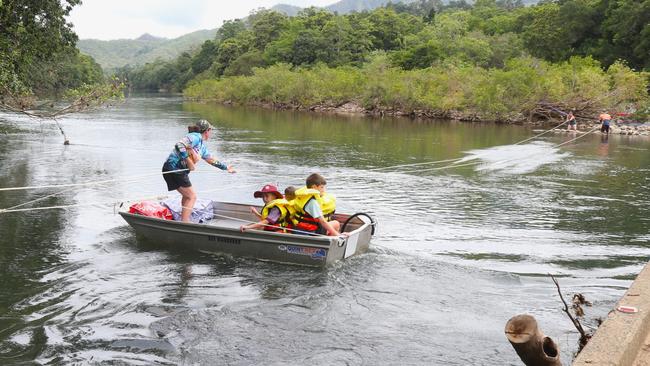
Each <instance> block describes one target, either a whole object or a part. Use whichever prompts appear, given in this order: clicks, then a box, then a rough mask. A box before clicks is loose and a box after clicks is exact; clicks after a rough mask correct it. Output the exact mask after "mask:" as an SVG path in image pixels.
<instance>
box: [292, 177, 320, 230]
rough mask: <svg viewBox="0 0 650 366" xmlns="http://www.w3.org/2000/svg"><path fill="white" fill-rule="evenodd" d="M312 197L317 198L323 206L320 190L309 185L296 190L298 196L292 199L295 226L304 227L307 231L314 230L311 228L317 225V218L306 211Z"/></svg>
mask: <svg viewBox="0 0 650 366" xmlns="http://www.w3.org/2000/svg"><path fill="white" fill-rule="evenodd" d="M312 199H315V200H316V202H318V205H319V206H320V207H321V208H322V207H323V204H322V201H321V197H320V191H319V190H317V189H312V188H307V187H302V188H299V189H297V190H296V198H295V199H294V200H292V202H293V205H292V207H293V215H292V216H291V221H292V222H293V224H294V226H296V227H300V228H304V229H305V230H307V231H313V230H311V229H312V228H313V227H314V226H317V220H315V219H314V218H312V217H311V216H310V215H309V214H308V213H307V212H305V205H307V203H308V202H309V201H311V200H312ZM314 230H315V229H314Z"/></svg>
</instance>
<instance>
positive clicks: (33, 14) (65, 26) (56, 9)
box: [0, 0, 80, 95]
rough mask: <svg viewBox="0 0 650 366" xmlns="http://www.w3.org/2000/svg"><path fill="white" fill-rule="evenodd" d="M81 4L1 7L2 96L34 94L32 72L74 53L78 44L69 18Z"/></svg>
mask: <svg viewBox="0 0 650 366" xmlns="http://www.w3.org/2000/svg"><path fill="white" fill-rule="evenodd" d="M79 3H80V0H62V1H59V0H42V1H30V2H28V3H27V4H25V2H24V1H19V0H8V1H7V0H5V1H4V2H3V3H2V4H1V5H0V24H1V26H0V84H1V85H2V86H3V89H4V90H2V91H0V95H7V94H8V93H26V92H29V91H30V90H31V87H32V86H33V85H30V84H29V82H28V80H27V77H28V75H29V71H30V69H32V68H34V67H35V66H37V65H38V64H40V63H42V62H50V61H53V60H55V59H56V58H57V57H58V56H60V55H61V54H63V53H67V52H71V51H72V50H73V49H74V46H75V43H76V41H77V36H76V35H75V33H74V32H73V31H72V25H71V24H69V23H67V22H66V20H65V17H66V16H67V15H69V14H70V11H71V10H72V7H74V6H75V5H77V4H79Z"/></svg>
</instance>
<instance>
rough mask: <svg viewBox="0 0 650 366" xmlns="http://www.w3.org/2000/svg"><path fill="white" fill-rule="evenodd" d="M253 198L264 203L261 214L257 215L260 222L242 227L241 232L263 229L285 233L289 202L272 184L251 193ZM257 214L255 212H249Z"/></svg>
mask: <svg viewBox="0 0 650 366" xmlns="http://www.w3.org/2000/svg"><path fill="white" fill-rule="evenodd" d="M253 197H255V198H261V199H262V200H263V201H264V207H263V208H262V212H260V213H259V215H260V216H259V219H260V221H258V222H256V223H252V224H248V225H242V226H241V227H240V228H239V229H240V230H241V231H245V230H250V229H263V230H266V231H275V232H285V227H286V226H287V224H288V220H289V216H290V215H289V208H288V206H289V202H288V201H287V200H286V199H284V196H283V195H282V193H280V191H278V188H277V187H276V186H274V185H272V184H267V185H265V186H264V187H262V189H260V190H259V191H256V192H255V193H253ZM251 212H253V213H257V210H254V211H253V210H251Z"/></svg>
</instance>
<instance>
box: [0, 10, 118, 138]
mask: <svg viewBox="0 0 650 366" xmlns="http://www.w3.org/2000/svg"><path fill="white" fill-rule="evenodd" d="M79 3H80V0H40V1H20V0H8V1H4V2H1V3H0V110H4V111H11V112H17V113H23V114H26V115H29V116H34V117H45V118H47V117H55V116H58V115H61V114H65V113H71V112H76V111H80V110H84V109H86V108H88V107H91V106H94V105H99V104H102V103H103V102H104V101H106V100H107V99H109V98H112V97H115V96H118V95H121V90H122V84H121V82H119V81H113V82H109V83H102V84H101V85H97V86H95V87H91V86H89V85H87V84H86V82H95V81H97V76H98V73H97V65H96V64H95V63H94V61H91V60H90V59H89V58H88V57H87V56H83V55H79V53H78V51H77V50H76V48H75V43H76V41H77V36H76V34H75V33H74V32H73V30H72V25H71V24H70V23H67V22H66V19H65V17H66V16H68V15H69V14H70V11H71V10H72V8H73V7H74V6H75V5H77V4H79ZM47 70H50V71H51V72H46V71H47ZM102 82H103V80H102ZM44 85H47V86H50V87H49V88H42V86H44ZM75 86H78V87H79V88H78V90H77V91H71V92H70V93H67V94H70V95H72V96H73V100H72V102H71V103H70V104H68V105H67V106H65V107H62V108H60V109H57V110H45V111H34V110H30V109H33V108H34V107H35V101H36V98H35V95H34V91H37V92H39V93H48V94H51V93H54V92H61V91H62V90H60V89H62V88H70V87H75ZM37 96H39V95H36V97H37ZM50 104H51V103H47V104H46V105H50ZM64 137H65V135H64ZM66 142H67V139H66Z"/></svg>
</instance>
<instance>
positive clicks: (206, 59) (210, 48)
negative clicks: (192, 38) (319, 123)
mask: <svg viewBox="0 0 650 366" xmlns="http://www.w3.org/2000/svg"><path fill="white" fill-rule="evenodd" d="M218 50H219V46H217V43H216V42H214V41H210V40H208V41H205V42H203V44H202V45H201V50H200V51H199V52H198V53H197V54H196V55H194V57H192V72H193V73H194V74H195V75H197V74H200V73H202V72H203V71H205V70H207V69H208V68H209V67H210V65H212V63H213V62H214V59H215V58H216V57H217V51H218Z"/></svg>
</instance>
